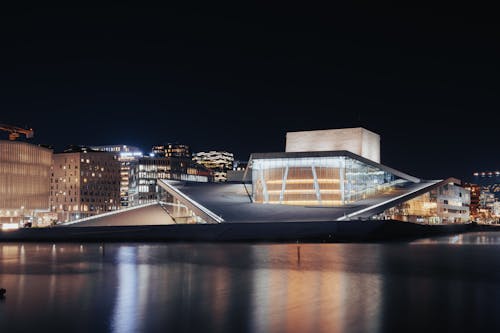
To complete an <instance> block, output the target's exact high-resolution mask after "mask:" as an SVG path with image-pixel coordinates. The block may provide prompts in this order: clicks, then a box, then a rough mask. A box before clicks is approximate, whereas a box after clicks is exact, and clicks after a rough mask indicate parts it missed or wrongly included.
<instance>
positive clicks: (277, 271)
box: [0, 233, 500, 333]
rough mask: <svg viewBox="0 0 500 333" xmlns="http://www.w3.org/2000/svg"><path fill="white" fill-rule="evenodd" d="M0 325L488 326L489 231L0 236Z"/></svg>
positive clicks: (494, 279)
mask: <svg viewBox="0 0 500 333" xmlns="http://www.w3.org/2000/svg"><path fill="white" fill-rule="evenodd" d="M0 287H3V288H6V289H7V295H6V298H5V299H3V300H0V332H2V333H3V332H465V331H468V332H498V331H499V329H500V315H499V311H500V233H477V234H467V235H463V236H454V237H444V238H436V239H425V240H421V241H417V242H413V243H409V244H408V243H397V244H394V243H390V244H300V245H297V244H156V243H153V244H152V243H149V244H134V243H131V244H105V245H102V244H56V245H53V244H46V243H35V244H33V243H25V244H18V243H3V244H0Z"/></svg>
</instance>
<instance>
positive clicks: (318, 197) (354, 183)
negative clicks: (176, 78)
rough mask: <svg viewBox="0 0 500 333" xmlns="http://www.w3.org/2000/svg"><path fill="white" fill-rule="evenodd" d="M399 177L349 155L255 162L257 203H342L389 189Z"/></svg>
mask: <svg viewBox="0 0 500 333" xmlns="http://www.w3.org/2000/svg"><path fill="white" fill-rule="evenodd" d="M395 180H396V177H395V176H394V175H392V174H390V173H388V172H385V171H383V170H381V169H378V168H376V167H373V166H371V165H368V164H365V163H362V162H360V161H357V160H355V159H352V158H349V157H345V156H331V157H303V158H266V159H254V160H253V163H252V196H253V200H254V202H257V203H270V204H287V205H318V206H342V205H345V204H349V203H352V202H356V201H359V200H363V199H368V198H370V197H372V196H374V195H376V194H378V193H381V192H384V191H387V190H388V189H389V188H390V187H391V185H392V184H393V182H394V181H395Z"/></svg>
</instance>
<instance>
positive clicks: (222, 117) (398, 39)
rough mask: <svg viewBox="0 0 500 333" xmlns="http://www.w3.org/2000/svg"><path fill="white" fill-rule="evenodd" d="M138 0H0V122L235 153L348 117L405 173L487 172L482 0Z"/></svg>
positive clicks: (495, 160)
mask: <svg viewBox="0 0 500 333" xmlns="http://www.w3.org/2000/svg"><path fill="white" fill-rule="evenodd" d="M140 3H141V2H134V3H127V2H123V3H122V4H119V5H112V6H111V5H110V6H107V7H100V8H99V7H93V8H92V7H73V8H71V7H50V8H49V7H45V8H40V7H35V6H32V7H25V8H3V9H2V11H1V12H0V29H1V34H2V39H1V41H0V43H1V44H0V45H1V46H0V60H1V62H0V123H1V122H5V123H10V124H16V125H20V126H30V127H33V128H34V129H35V139H34V141H35V142H36V143H47V144H53V145H55V147H56V148H57V149H61V148H63V147H64V146H66V145H68V144H89V145H91V144H120V143H123V144H129V145H137V146H139V147H142V148H144V149H147V148H149V147H150V146H151V145H152V144H155V143H163V142H182V143H186V144H190V145H191V146H192V147H193V150H194V151H197V150H205V149H222V150H229V151H233V152H234V153H235V154H236V156H237V158H239V159H247V158H248V155H249V154H250V153H252V152H269V151H283V150H284V145H285V133H286V132H287V131H294V130H313V129H327V128H340V127H357V126H363V127H365V128H367V129H370V130H372V131H375V132H377V133H379V134H380V135H381V137H382V162H383V163H384V164H386V165H388V166H391V167H393V168H396V169H400V170H401V171H404V172H407V173H410V174H413V175H416V176H419V177H423V178H430V179H434V178H443V177H448V176H455V177H460V178H466V177H468V176H469V175H470V174H471V173H472V172H474V171H476V170H495V169H497V168H500V154H499V153H498V152H499V148H498V147H499V135H498V134H497V133H498V128H499V120H497V118H498V110H499V106H500V102H499V92H500V89H499V88H500V84H499V77H500V68H499V61H500V60H499V59H500V57H499V56H500V54H499V40H500V39H499V37H500V36H499V33H500V29H499V23H498V22H499V21H498V18H497V17H496V12H495V11H493V9H488V8H484V7H481V8H479V6H478V8H474V7H471V4H470V3H469V6H468V7H457V5H456V4H454V6H453V7H452V6H447V7H445V6H443V7H432V6H430V5H429V6H426V5H423V4H419V5H414V6H407V7H401V6H395V5H381V4H380V2H376V3H377V5H376V6H375V5H366V4H362V3H359V2H358V3H356V2H353V3H352V4H351V5H342V6H340V5H338V6H337V5H329V6H324V5H316V4H313V3H310V4H308V3H309V2H307V1H304V2H302V3H300V4H291V3H289V2H288V3H286V2H283V3H277V2H269V1H260V2H254V3H251V2H248V3H247V4H244V2H240V1H234V2H233V5H227V4H225V5H224V6H222V5H220V6H219V5H216V4H215V3H214V2H210V1H207V2H206V4H207V5H206V6H192V7H188V6H186V7H184V6H180V5H178V6H174V5H172V6H170V7H168V6H167V7H163V8H160V7H137V6H138V4H140ZM334 3H335V2H334ZM373 3H375V2H373ZM234 4H237V5H234Z"/></svg>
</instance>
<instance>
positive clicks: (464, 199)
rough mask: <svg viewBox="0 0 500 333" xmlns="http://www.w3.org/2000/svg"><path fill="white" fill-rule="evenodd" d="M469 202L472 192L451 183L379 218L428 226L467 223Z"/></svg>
mask: <svg viewBox="0 0 500 333" xmlns="http://www.w3.org/2000/svg"><path fill="white" fill-rule="evenodd" d="M469 202H470V192H469V191H468V190H467V189H464V188H463V187H460V186H456V185H455V184H452V183H450V184H445V185H443V186H440V187H438V188H435V189H433V190H431V191H430V192H427V193H424V194H422V195H420V196H418V197H416V198H413V199H411V200H408V201H405V202H403V203H400V204H399V205H397V206H394V207H391V208H390V209H387V210H386V211H385V212H384V213H382V214H380V216H378V217H379V218H383V219H393V220H399V221H406V222H416V223H426V224H441V223H465V222H467V221H468V220H469V213H470V212H469Z"/></svg>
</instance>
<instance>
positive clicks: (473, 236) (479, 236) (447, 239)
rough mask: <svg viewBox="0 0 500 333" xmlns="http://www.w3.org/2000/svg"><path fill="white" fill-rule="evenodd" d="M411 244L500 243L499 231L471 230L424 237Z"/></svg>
mask: <svg viewBox="0 0 500 333" xmlns="http://www.w3.org/2000/svg"><path fill="white" fill-rule="evenodd" d="M412 244H455V245H467V244H473V245H500V232H472V233H466V234H459V235H451V236H443V237H434V238H426V239H420V240H416V241H414V242H413V243H412Z"/></svg>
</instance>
